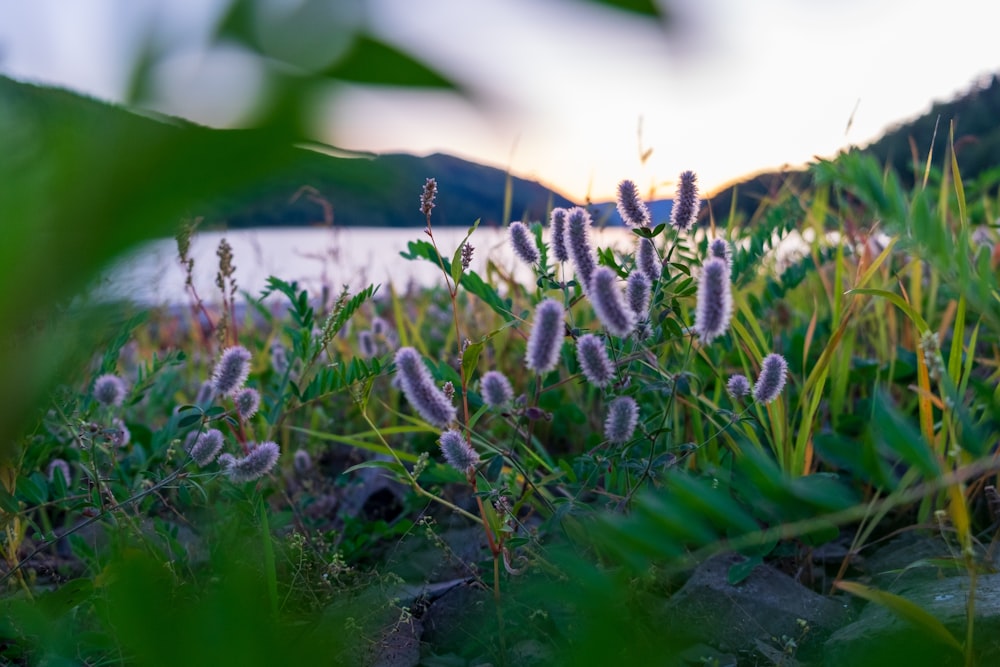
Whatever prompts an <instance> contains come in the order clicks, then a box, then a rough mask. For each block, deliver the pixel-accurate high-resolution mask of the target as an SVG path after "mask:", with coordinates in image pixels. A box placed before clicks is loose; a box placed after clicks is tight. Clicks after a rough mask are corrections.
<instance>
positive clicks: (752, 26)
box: [0, 0, 1000, 201]
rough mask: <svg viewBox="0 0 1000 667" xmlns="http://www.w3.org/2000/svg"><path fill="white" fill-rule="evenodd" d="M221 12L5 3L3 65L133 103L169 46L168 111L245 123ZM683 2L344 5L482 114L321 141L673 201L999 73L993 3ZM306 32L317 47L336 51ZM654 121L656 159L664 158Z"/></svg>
mask: <svg viewBox="0 0 1000 667" xmlns="http://www.w3.org/2000/svg"><path fill="white" fill-rule="evenodd" d="M300 1H301V0H274V3H275V6H291V5H295V4H296V3H298V2H300ZM222 3H223V0H30V1H28V0H0V72H3V73H6V74H10V75H12V76H15V77H18V78H26V79H31V80H35V81H45V82H52V83H58V84H61V85H65V86H67V87H71V88H75V89H78V90H82V91H85V92H89V93H91V94H93V95H95V96H97V97H101V98H105V99H112V100H115V99H120V98H121V96H122V94H123V90H124V83H125V80H126V78H127V75H128V71H129V70H128V68H129V63H130V61H131V59H132V58H133V56H134V53H135V49H136V48H137V45H139V44H141V43H142V40H143V39H144V38H145V37H146V36H148V35H151V34H152V35H155V36H156V38H157V39H159V40H161V41H164V43H170V44H171V49H172V53H173V57H172V58H171V59H169V61H167V63H166V64H165V65H164V67H162V68H161V69H160V70H159V73H158V81H159V82H160V85H161V90H162V99H161V101H160V102H159V103H158V107H159V108H160V109H161V110H164V111H167V112H171V113H176V114H179V115H185V116H187V117H190V118H192V119H193V120H197V121H201V122H205V123H207V124H213V125H225V124H229V123H232V122H238V121H239V119H241V118H246V114H247V113H248V108H250V105H249V103H248V101H247V100H252V99H253V98H254V95H255V94H256V93H258V92H260V91H261V90H262V88H261V86H262V84H261V80H260V78H259V77H258V76H257V75H256V72H257V70H256V67H255V65H254V63H253V61H252V60H251V59H250V57H249V56H248V55H247V54H245V53H243V52H240V51H238V50H236V49H234V48H217V49H215V50H213V51H207V50H206V48H205V44H206V40H207V36H208V34H209V33H210V30H211V26H212V23H213V21H214V20H215V19H216V18H217V17H218V15H219V11H220V7H221V6H222ZM667 6H668V7H670V8H671V9H672V10H673V12H674V16H675V20H674V21H673V23H671V25H670V26H669V29H668V30H667V31H663V30H662V29H660V27H659V26H656V25H650V24H648V23H646V22H643V21H641V20H636V19H631V18H621V17H618V16H617V15H610V14H608V13H607V12H606V11H602V10H600V9H595V8H591V7H589V6H584V5H583V3H580V2H570V1H569V0H420V1H416V0H370V1H368V2H362V0H337V1H336V2H333V3H331V5H330V7H331V8H332V9H331V11H333V12H334V13H336V14H337V15H338V17H339V18H340V19H342V20H343V21H345V22H347V23H350V22H352V21H364V22H365V23H366V24H367V25H369V26H370V27H371V29H372V30H374V31H375V32H376V33H377V34H379V35H382V36H384V37H385V38H387V39H389V40H390V41H392V42H393V43H395V44H399V45H403V46H405V47H406V48H408V49H409V50H410V51H411V52H414V53H416V54H418V55H419V56H420V57H422V58H423V59H424V60H425V61H427V62H429V63H431V64H433V65H434V66H436V67H437V68H439V69H440V70H441V71H443V72H445V73H447V74H448V75H450V76H451V77H453V78H454V79H456V80H458V81H460V82H461V83H463V84H465V85H466V86H467V87H468V88H469V89H470V90H472V91H473V94H474V101H470V100H468V99H463V98H461V97H458V96H456V95H454V94H442V93H436V94H433V95H426V94H416V93H403V92H400V91H392V90H384V89H381V90H360V89H355V88H349V89H341V90H339V92H337V93H335V94H331V95H330V96H329V98H326V99H325V106H323V107H322V108H323V112H322V113H321V114H318V116H317V117H318V119H320V120H319V121H318V122H317V128H318V129H317V131H318V132H320V133H321V136H322V138H323V139H325V140H327V141H329V142H331V143H334V144H337V145H340V146H344V147H347V148H355V149H363V150H373V151H379V152H385V151H406V152H414V153H418V154H424V153H429V152H435V151H442V152H447V153H452V154H455V155H458V156H460V157H465V158H469V159H473V160H476V161H479V162H484V163H487V164H491V165H495V166H498V167H501V168H506V167H509V168H511V169H512V170H513V171H514V172H515V173H516V174H518V175H523V176H528V177H533V178H537V179H539V180H542V181H543V182H545V183H547V184H549V185H551V186H553V187H554V188H556V189H557V190H559V191H561V192H563V193H564V194H566V195H567V196H569V197H571V198H573V199H576V200H577V201H582V199H583V198H584V197H585V196H586V195H587V194H588V193H589V194H590V195H592V196H593V198H594V199H597V200H601V199H606V198H610V197H611V196H613V192H614V189H615V187H616V185H617V183H618V181H620V180H621V179H623V178H631V179H633V180H635V181H636V182H637V183H638V184H639V185H640V188H641V189H642V190H643V191H651V190H652V189H655V191H656V195H657V196H668V195H669V194H670V193H671V192H672V189H673V185H674V179H675V178H676V176H677V174H678V173H679V172H681V171H682V170H685V169H693V170H695V171H696V172H697V173H698V174H699V176H700V179H701V183H702V187H703V189H704V190H705V191H711V190H712V189H713V188H716V187H718V186H721V185H722V184H724V183H725V182H727V181H730V180H733V179H736V178H739V177H740V176H743V175H745V174H747V173H750V172H754V171H758V170H761V169H765V168H775V167H780V166H782V165H784V164H790V165H798V164H801V163H803V162H805V161H807V160H809V159H810V158H811V157H812V156H815V155H821V156H831V155H833V154H834V153H836V151H837V150H839V149H840V148H842V147H843V146H845V145H847V144H849V143H853V144H864V143H866V142H868V141H870V140H872V139H874V138H876V137H877V135H878V134H879V133H880V132H881V131H882V130H884V129H886V128H887V127H888V126H890V125H892V124H894V123H896V122H899V121H902V120H905V119H907V118H911V117H913V116H916V115H919V114H920V113H922V112H924V111H926V110H928V108H929V106H930V104H931V102H932V101H933V100H944V99H948V98H950V97H952V96H954V95H955V94H957V93H959V92H963V91H965V90H968V89H969V88H970V87H971V86H972V85H974V83H975V82H976V80H977V79H979V78H980V77H983V76H985V75H987V74H990V73H993V72H997V71H1000V48H997V46H996V44H997V42H996V39H997V34H996V31H997V26H1000V2H995V1H994V0H948V1H947V2H944V1H935V0H700V1H699V0H668V1H667ZM296 34H297V35H298V34H300V33H296ZM301 34H302V43H303V44H305V45H309V44H311V42H310V41H309V40H310V39H315V40H318V41H316V44H318V45H320V47H318V48H326V47H329V44H330V43H332V42H335V41H336V40H335V39H334V40H331V39H330V38H329V37H328V36H326V35H321V36H315V35H313V36H310V35H309V34H308V31H307V30H306V31H302V32H301ZM852 116H853V122H852V123H851V126H850V129H849V130H848V122H849V120H851V119H852ZM640 119H641V126H642V147H643V149H652V153H651V154H650V156H649V159H648V160H647V162H646V163H645V165H643V164H642V163H641V162H640V159H639V153H640V150H639V141H638V131H639V126H640ZM960 129H961V127H959V130H960Z"/></svg>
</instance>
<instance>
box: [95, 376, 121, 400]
mask: <svg viewBox="0 0 1000 667" xmlns="http://www.w3.org/2000/svg"><path fill="white" fill-rule="evenodd" d="M125 393H126V389H125V382H124V381H123V380H122V379H121V378H120V377H118V376H117V375H114V374H113V373H107V374H105V375H102V376H100V377H99V378H97V379H96V380H94V399H95V400H96V401H97V402H98V403H100V404H101V405H106V406H109V407H111V406H118V405H121V404H122V403H124V402H125Z"/></svg>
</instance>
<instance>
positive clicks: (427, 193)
mask: <svg viewBox="0 0 1000 667" xmlns="http://www.w3.org/2000/svg"><path fill="white" fill-rule="evenodd" d="M436 196H437V181H436V180H434V179H433V178H428V179H427V180H426V181H425V182H424V189H423V191H422V192H421V193H420V212H421V213H423V214H424V217H429V216H430V214H431V211H433V210H434V198H435V197H436Z"/></svg>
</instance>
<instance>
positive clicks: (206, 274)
mask: <svg viewBox="0 0 1000 667" xmlns="http://www.w3.org/2000/svg"><path fill="white" fill-rule="evenodd" d="M467 231H468V230H467V229H465V228H458V227H436V228H435V229H434V239H435V240H436V241H437V244H438V248H439V249H440V251H441V253H442V254H443V255H445V256H446V257H449V258H450V257H451V256H452V254H453V253H454V252H455V249H456V248H457V247H458V245H459V244H460V243H461V242H462V239H464V238H465V235H466V233H467ZM222 238H225V239H226V240H227V241H228V242H229V244H230V245H231V246H232V248H233V257H234V260H233V263H234V264H235V266H236V273H235V278H236V283H237V286H238V289H239V290H245V291H247V292H249V293H250V294H251V295H254V296H258V295H259V294H260V292H261V290H263V289H264V287H265V285H266V284H267V278H268V277H269V276H276V277H278V278H281V279H282V280H285V281H287V282H291V281H293V280H294V281H298V283H299V284H300V285H301V286H302V287H304V288H307V289H308V290H309V292H310V294H319V293H320V290H322V289H323V288H324V287H326V288H328V289H330V290H331V291H332V292H334V293H336V292H339V290H340V289H341V287H343V286H344V285H347V286H348V287H349V288H350V289H351V291H357V290H359V289H362V288H364V287H367V286H368V285H369V284H370V283H378V284H383V285H385V284H388V283H390V282H391V283H392V284H393V285H394V286H396V287H397V288H399V289H405V288H406V286H407V285H408V284H410V283H413V284H416V285H419V286H431V285H443V277H442V275H441V269H440V268H438V267H437V266H435V265H433V264H431V263H430V262H428V261H426V260H419V261H418V260H413V261H410V260H406V259H403V258H402V257H400V252H404V251H406V250H407V243H408V242H410V241H415V240H418V239H423V240H429V239H428V237H427V235H426V234H425V233H424V230H423V228H422V227H420V228H391V229H387V228H363V227H345V228H340V229H329V228H283V229H275V228H267V229H245V230H235V231H232V230H231V231H227V232H199V233H197V234H196V235H195V236H194V238H193V239H192V242H191V253H190V254H191V257H192V258H193V259H194V262H195V263H194V271H193V274H192V276H193V282H194V285H195V288H196V289H197V290H198V293H199V294H200V296H201V297H202V299H204V300H205V301H208V302H215V301H218V297H219V290H218V288H217V287H216V285H215V276H216V272H217V270H218V258H217V256H216V249H217V248H218V246H219V241H220V240H221V239H222ZM546 238H547V237H546ZM594 241H595V243H596V244H597V245H599V246H601V247H614V248H619V249H621V250H625V251H630V249H631V248H632V247H634V244H635V235H634V234H632V233H631V232H630V231H629V230H627V229H625V228H621V227H617V228H609V229H604V230H594ZM470 243H471V245H472V246H473V248H475V252H474V254H473V260H472V268H473V269H474V270H476V271H479V272H482V271H483V270H484V268H485V266H486V261H487V259H488V258H489V259H492V260H493V261H494V262H495V263H496V264H497V265H498V266H499V267H500V268H502V269H503V270H505V271H508V272H512V273H513V275H514V276H515V277H516V278H518V279H519V280H522V281H524V282H529V281H533V274H532V272H531V270H530V269H529V268H528V267H527V266H525V265H524V264H523V263H522V262H520V261H519V260H517V258H516V257H514V254H513V251H512V250H511V249H510V244H509V243H508V241H507V234H506V230H505V229H500V228H497V227H493V228H480V229H478V230H476V232H475V233H474V234H473V235H472V238H471V239H470ZM184 281H185V273H184V271H183V269H182V267H181V265H180V261H179V260H178V257H177V244H176V242H175V241H174V240H173V239H162V240H158V241H153V242H151V243H148V244H146V245H144V246H141V247H140V248H138V249H137V250H136V251H134V252H132V253H131V254H130V255H129V256H127V257H125V258H123V259H122V260H120V261H119V262H118V263H117V264H116V265H115V266H114V267H113V268H112V269H111V270H110V271H109V272H108V273H107V274H106V276H105V277H104V278H102V280H101V281H100V284H99V285H98V286H97V287H96V290H97V293H98V294H99V295H101V296H102V297H108V298H127V299H131V300H134V301H137V302H139V303H144V304H150V305H159V304H174V303H181V302H186V301H187V299H188V296H187V293H186V292H185V287H184Z"/></svg>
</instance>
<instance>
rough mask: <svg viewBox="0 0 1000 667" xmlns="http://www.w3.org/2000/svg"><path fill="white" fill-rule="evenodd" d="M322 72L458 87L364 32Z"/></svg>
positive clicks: (413, 84) (361, 79)
mask: <svg viewBox="0 0 1000 667" xmlns="http://www.w3.org/2000/svg"><path fill="white" fill-rule="evenodd" d="M322 74H323V75H324V76H328V77H331V78H334V79H340V80H342V81H352V82H354V83H365V84H375V85H379V86H407V87H420V88H447V89H451V90H458V89H459V86H458V85H457V84H456V83H454V82H453V81H451V80H450V79H447V78H445V77H444V76H443V75H442V74H440V73H438V72H436V71H434V70H432V69H430V68H429V67H427V66H426V65H424V64H423V63H421V62H419V61H417V60H415V59H414V58H413V57H411V56H410V55H408V54H406V53H404V52H402V51H400V50H399V49H397V48H395V47H394V46H392V45H390V44H387V43H385V42H383V41H381V40H379V39H376V38H375V37H372V36H371V35H365V34H361V35H358V36H357V37H355V40H354V44H353V45H352V46H351V48H350V49H349V50H348V52H347V54H346V55H345V56H344V57H343V58H341V59H339V60H338V61H337V62H336V63H334V65H333V66H332V67H330V68H328V69H326V70H325V71H323V72H322Z"/></svg>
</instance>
